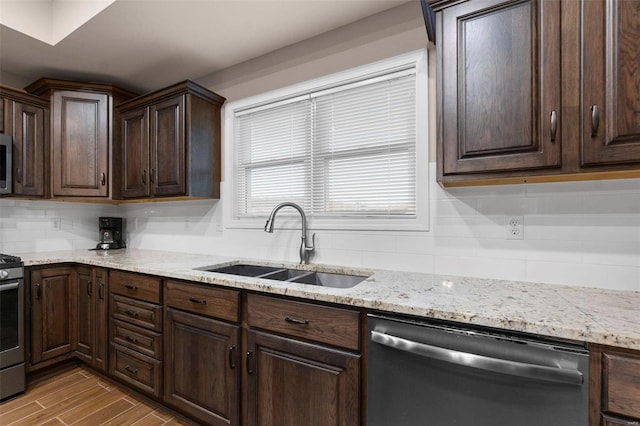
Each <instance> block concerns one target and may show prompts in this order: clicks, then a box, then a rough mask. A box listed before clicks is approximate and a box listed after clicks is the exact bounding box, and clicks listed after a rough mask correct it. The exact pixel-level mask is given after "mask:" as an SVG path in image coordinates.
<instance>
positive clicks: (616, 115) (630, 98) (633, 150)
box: [581, 0, 640, 167]
mask: <svg viewBox="0 0 640 426" xmlns="http://www.w3.org/2000/svg"><path fill="white" fill-rule="evenodd" d="M581 6H582V12H583V13H582V16H583V19H584V22H583V31H582V34H583V38H582V40H581V41H582V49H583V52H584V57H583V64H584V67H583V70H584V71H583V72H584V74H583V81H582V91H583V99H584V102H583V104H582V112H583V126H582V129H583V131H582V159H581V160H582V161H581V164H582V165H584V166H593V165H600V164H618V163H634V162H635V163H636V164H637V163H638V162H640V42H639V40H640V2H638V1H633V0H622V1H606V2H605V1H583V2H582V3H581ZM636 167H637V165H636Z"/></svg>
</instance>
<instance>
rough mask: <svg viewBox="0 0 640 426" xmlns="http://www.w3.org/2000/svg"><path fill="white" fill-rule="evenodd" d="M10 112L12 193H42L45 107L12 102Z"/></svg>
mask: <svg viewBox="0 0 640 426" xmlns="http://www.w3.org/2000/svg"><path fill="white" fill-rule="evenodd" d="M13 112H14V129H13V137H14V139H13V143H14V147H13V149H14V154H15V158H14V160H13V172H14V178H13V192H14V194H16V195H33V196H40V197H41V196H44V149H45V147H44V144H45V131H46V130H45V129H46V128H45V121H46V120H45V110H43V109H42V108H38V107H34V106H31V105H26V104H23V103H20V102H14V104H13ZM47 113H48V111H47Z"/></svg>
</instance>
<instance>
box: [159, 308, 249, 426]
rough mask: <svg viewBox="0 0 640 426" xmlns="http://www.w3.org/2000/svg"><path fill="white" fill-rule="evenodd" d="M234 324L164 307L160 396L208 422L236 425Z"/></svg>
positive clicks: (237, 376)
mask: <svg viewBox="0 0 640 426" xmlns="http://www.w3.org/2000/svg"><path fill="white" fill-rule="evenodd" d="M239 330H240V329H239V327H238V326H236V325H232V324H227V323H224V322H221V321H217V320H214V319H211V318H206V317H204V316H200V315H193V314H190V313H186V312H182V311H179V310H176V309H172V308H167V309H166V311H165V324H164V336H165V359H164V363H165V370H164V382H165V391H164V401H165V402H166V403H167V404H169V405H172V406H174V407H176V408H178V409H180V410H181V411H183V412H185V413H186V414H188V415H189V416H191V417H193V418H195V419H198V420H199V421H201V422H203V423H205V424H207V425H238V424H239V394H240V366H239V362H240V354H239V334H240V331H239Z"/></svg>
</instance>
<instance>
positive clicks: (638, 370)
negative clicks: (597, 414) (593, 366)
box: [602, 352, 640, 419]
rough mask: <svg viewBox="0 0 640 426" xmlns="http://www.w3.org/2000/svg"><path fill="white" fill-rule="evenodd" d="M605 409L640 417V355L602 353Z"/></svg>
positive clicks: (603, 401) (603, 402)
mask: <svg viewBox="0 0 640 426" xmlns="http://www.w3.org/2000/svg"><path fill="white" fill-rule="evenodd" d="M602 367H603V369H602V373H603V374H602V391H603V392H602V404H603V411H608V412H610V413H616V414H621V415H623V416H628V417H633V418H636V419H640V357H631V356H628V355H622V354H612V353H607V352H604V353H603V354H602Z"/></svg>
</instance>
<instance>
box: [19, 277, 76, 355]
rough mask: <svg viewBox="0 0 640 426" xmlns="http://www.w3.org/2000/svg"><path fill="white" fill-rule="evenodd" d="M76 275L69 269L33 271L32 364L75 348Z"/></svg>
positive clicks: (31, 289) (70, 351)
mask: <svg viewBox="0 0 640 426" xmlns="http://www.w3.org/2000/svg"><path fill="white" fill-rule="evenodd" d="M74 276H75V274H74V269H73V268H72V267H69V266H61V267H53V268H47V269H36V270H33V271H31V286H30V294H31V364H36V363H39V362H42V361H46V360H50V359H52V358H56V357H61V356H63V355H67V354H71V353H72V352H73V350H74V349H75V341H74V340H75V339H74V337H75V336H74V334H75V333H74V332H75V325H76V317H77V316H76V312H77V307H76V298H75V297H74V292H75V288H74V287H75V286H74V281H75V280H74V278H75V277H74Z"/></svg>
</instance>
